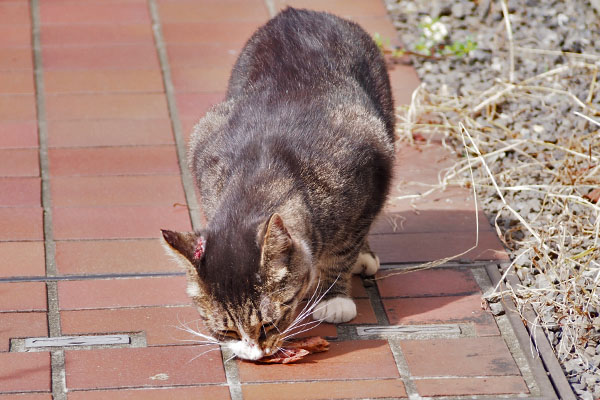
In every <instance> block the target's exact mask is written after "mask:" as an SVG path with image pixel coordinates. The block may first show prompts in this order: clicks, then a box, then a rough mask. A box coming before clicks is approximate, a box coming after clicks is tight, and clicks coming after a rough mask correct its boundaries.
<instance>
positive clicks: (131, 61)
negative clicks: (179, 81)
mask: <svg viewBox="0 0 600 400" xmlns="http://www.w3.org/2000/svg"><path fill="white" fill-rule="evenodd" d="M42 57H43V59H42V60H43V65H44V69H45V70H57V69H69V70H72V69H104V68H111V69H113V68H115V69H155V70H159V69H160V65H159V63H158V56H157V53H156V49H155V48H154V45H153V44H151V45H143V44H135V45H126V44H119V45H112V46H106V45H98V46H68V47H56V46H52V47H44V48H43V50H42Z"/></svg>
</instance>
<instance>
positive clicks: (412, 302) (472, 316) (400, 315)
mask: <svg viewBox="0 0 600 400" xmlns="http://www.w3.org/2000/svg"><path fill="white" fill-rule="evenodd" d="M383 306H384V308H385V312H386V314H387V316H388V319H389V321H390V324H440V323H456V322H464V323H473V324H475V327H476V329H477V333H478V334H479V335H481V336H484V335H486V336H487V335H493V334H496V335H497V334H498V327H497V326H496V323H495V321H494V318H493V317H492V316H491V314H489V313H488V312H487V311H485V310H482V309H481V294H480V293H478V294H474V295H468V296H447V297H417V298H412V297H409V298H403V299H383Z"/></svg>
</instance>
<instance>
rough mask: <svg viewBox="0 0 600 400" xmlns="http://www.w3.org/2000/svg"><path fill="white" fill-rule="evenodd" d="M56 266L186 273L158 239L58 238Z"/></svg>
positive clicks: (72, 270) (64, 270) (75, 270)
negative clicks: (69, 239)
mask: <svg viewBox="0 0 600 400" xmlns="http://www.w3.org/2000/svg"><path fill="white" fill-rule="evenodd" d="M0 246H1V244H0ZM0 254H1V247H0ZM56 266H57V268H58V271H59V272H60V273H61V274H118V273H120V274H126V273H137V272H183V269H181V267H180V266H179V265H177V264H176V263H175V262H174V261H173V260H172V259H171V257H169V256H167V255H166V253H165V250H164V249H163V247H162V245H161V244H160V242H159V241H158V240H156V239H143V240H98V241H67V242H61V241H59V242H56Z"/></svg>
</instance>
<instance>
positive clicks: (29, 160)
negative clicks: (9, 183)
mask: <svg viewBox="0 0 600 400" xmlns="http://www.w3.org/2000/svg"><path fill="white" fill-rule="evenodd" d="M0 160H2V163H0V176H23V177H25V176H39V174H40V170H39V155H38V151H37V149H10V150H0Z"/></svg>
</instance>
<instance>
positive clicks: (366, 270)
mask: <svg viewBox="0 0 600 400" xmlns="http://www.w3.org/2000/svg"><path fill="white" fill-rule="evenodd" d="M378 270H379V257H377V255H375V257H373V255H371V254H370V253H360V254H359V255H358V259H357V260H356V262H355V263H354V266H353V267H352V273H353V274H365V275H366V276H371V275H375V274H376V273H377V271H378Z"/></svg>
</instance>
